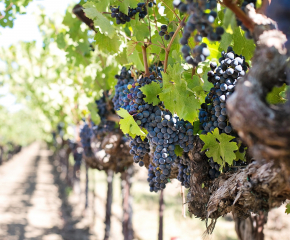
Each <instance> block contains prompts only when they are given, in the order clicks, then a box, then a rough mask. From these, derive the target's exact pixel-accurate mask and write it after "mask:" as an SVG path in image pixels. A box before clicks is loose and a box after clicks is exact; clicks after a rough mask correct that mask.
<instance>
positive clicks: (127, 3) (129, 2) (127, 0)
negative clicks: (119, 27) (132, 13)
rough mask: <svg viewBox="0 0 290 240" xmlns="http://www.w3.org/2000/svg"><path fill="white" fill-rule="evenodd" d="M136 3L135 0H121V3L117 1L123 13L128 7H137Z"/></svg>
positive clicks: (126, 11)
mask: <svg viewBox="0 0 290 240" xmlns="http://www.w3.org/2000/svg"><path fill="white" fill-rule="evenodd" d="M137 3H138V1H137V0H123V2H122V3H119V5H120V11H121V12H123V13H125V14H128V7H132V8H135V7H137Z"/></svg>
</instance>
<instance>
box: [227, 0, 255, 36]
mask: <svg viewBox="0 0 290 240" xmlns="http://www.w3.org/2000/svg"><path fill="white" fill-rule="evenodd" d="M223 4H224V5H225V6H226V7H227V8H229V9H230V10H232V12H233V13H234V14H235V15H236V16H237V18H238V19H239V20H240V21H242V23H243V24H244V25H245V27H247V28H248V29H249V30H250V31H251V32H252V31H253V29H254V22H253V21H252V20H251V19H250V18H249V16H247V15H246V14H245V13H244V12H243V11H242V9H240V8H239V7H238V6H237V4H235V3H234V1H233V0H223Z"/></svg>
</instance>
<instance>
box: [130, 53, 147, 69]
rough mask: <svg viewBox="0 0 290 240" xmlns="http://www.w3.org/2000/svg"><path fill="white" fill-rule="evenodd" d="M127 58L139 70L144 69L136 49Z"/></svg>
mask: <svg viewBox="0 0 290 240" xmlns="http://www.w3.org/2000/svg"><path fill="white" fill-rule="evenodd" d="M128 60H129V62H131V63H133V64H134V65H135V66H136V68H137V69H138V70H140V71H144V70H145V68H144V65H143V63H142V61H141V59H140V55H139V53H138V51H137V50H136V49H135V51H134V52H133V53H132V54H131V55H130V56H128Z"/></svg>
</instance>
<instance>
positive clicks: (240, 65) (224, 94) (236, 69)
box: [199, 47, 248, 134]
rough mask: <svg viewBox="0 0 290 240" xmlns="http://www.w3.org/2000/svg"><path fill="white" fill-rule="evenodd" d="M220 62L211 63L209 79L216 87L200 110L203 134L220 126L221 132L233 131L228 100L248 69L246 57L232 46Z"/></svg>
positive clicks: (224, 53) (223, 53)
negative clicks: (237, 52)
mask: <svg viewBox="0 0 290 240" xmlns="http://www.w3.org/2000/svg"><path fill="white" fill-rule="evenodd" d="M219 62H220V65H219V66H217V64H216V63H215V62H212V63H211V64H210V67H211V71H209V72H208V81H209V82H211V83H212V84H213V85H214V87H213V88H211V89H210V92H209V93H208V95H207V96H206V98H205V103H203V104H202V105H201V110H200V112H199V121H200V124H201V129H202V130H203V131H202V133H203V134H206V133H208V132H211V131H213V130H214V129H215V128H216V127H217V128H219V130H220V133H227V134H231V133H232V127H231V124H230V122H229V120H228V116H227V109H226V100H227V98H228V97H230V96H231V94H232V93H233V92H234V90H235V86H236V84H237V82H238V81H239V79H240V78H241V77H243V76H244V75H245V73H246V71H247V69H248V68H247V65H246V62H245V58H244V57H243V56H241V55H240V56H239V55H237V54H235V52H234V51H233V49H232V48H231V47H228V49H227V52H222V57H221V58H220V59H219Z"/></svg>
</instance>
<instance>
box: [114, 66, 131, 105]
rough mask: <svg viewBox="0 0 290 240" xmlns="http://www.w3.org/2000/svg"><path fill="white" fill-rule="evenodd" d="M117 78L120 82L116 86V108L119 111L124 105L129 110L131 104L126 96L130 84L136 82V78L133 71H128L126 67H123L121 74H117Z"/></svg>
mask: <svg viewBox="0 0 290 240" xmlns="http://www.w3.org/2000/svg"><path fill="white" fill-rule="evenodd" d="M115 78H116V79H117V80H118V82H117V84H116V86H115V95H114V97H113V100H112V101H113V104H114V109H115V110H116V111H117V110H120V108H121V107H122V108H124V109H126V110H127V111H129V108H130V106H129V101H128V100H127V98H126V96H127V95H128V94H129V89H128V85H129V84H132V83H133V82H134V78H133V77H132V76H131V71H130V70H128V71H127V69H126V67H123V68H122V69H121V73H120V75H115ZM124 100H125V101H126V102H125V101H124Z"/></svg>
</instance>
